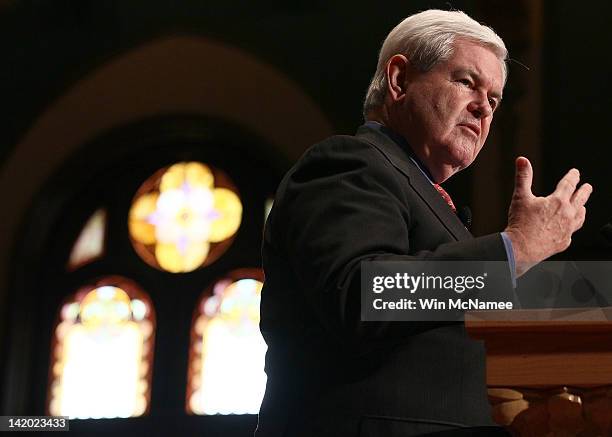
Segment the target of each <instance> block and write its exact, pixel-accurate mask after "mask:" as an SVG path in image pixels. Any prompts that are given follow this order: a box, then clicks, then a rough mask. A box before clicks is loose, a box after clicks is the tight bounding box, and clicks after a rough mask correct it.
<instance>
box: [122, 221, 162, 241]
mask: <svg viewBox="0 0 612 437" xmlns="http://www.w3.org/2000/svg"><path fill="white" fill-rule="evenodd" d="M128 228H129V232H130V235H131V236H132V238H133V239H134V240H136V241H138V242H140V243H142V244H154V243H155V241H157V240H156V238H155V226H154V225H152V224H150V223H146V222H144V221H140V220H130V221H129V222H128Z"/></svg>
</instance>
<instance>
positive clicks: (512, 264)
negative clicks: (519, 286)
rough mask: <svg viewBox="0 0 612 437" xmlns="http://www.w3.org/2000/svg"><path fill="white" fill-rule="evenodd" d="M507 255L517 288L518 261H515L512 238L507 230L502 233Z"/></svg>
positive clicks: (513, 281) (513, 282)
mask: <svg viewBox="0 0 612 437" xmlns="http://www.w3.org/2000/svg"><path fill="white" fill-rule="evenodd" d="M501 237H502V240H503V241H504V247H505V248H506V255H507V256H508V265H509V266H510V276H511V277H512V286H513V287H514V288H516V262H515V261H514V249H513V248H512V240H510V237H508V234H506V233H505V232H502V233H501Z"/></svg>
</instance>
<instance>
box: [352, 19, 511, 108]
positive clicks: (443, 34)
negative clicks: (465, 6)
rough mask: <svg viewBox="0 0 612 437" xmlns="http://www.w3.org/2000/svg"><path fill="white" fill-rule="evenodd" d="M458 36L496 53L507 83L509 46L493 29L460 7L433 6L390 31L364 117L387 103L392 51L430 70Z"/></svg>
mask: <svg viewBox="0 0 612 437" xmlns="http://www.w3.org/2000/svg"><path fill="white" fill-rule="evenodd" d="M455 38H465V39H468V40H471V41H475V42H476V43H478V44H481V45H483V46H484V47H487V48H489V49H490V50H491V51H492V52H493V53H495V55H496V56H497V57H498V58H499V60H500V62H501V65H502V74H503V83H504V84H505V83H506V78H507V76H508V70H507V66H506V59H507V56H508V50H507V49H506V46H505V44H504V41H503V40H502V39H501V38H500V37H499V35H497V34H496V33H495V32H494V31H493V29H491V28H490V27H488V26H485V25H483V24H480V23H478V22H477V21H476V20H474V19H472V18H470V17H469V16H468V15H467V14H465V13H463V12H461V11H441V10H438V9H430V10H428V11H424V12H419V13H418V14H414V15H411V16H409V17H408V18H406V19H404V20H403V21H402V22H401V23H400V24H398V25H397V26H395V27H394V28H393V30H392V31H391V32H389V35H388V36H387V38H386V39H385V42H383V45H382V47H381V49H380V53H379V55H378V65H377V67H376V73H374V77H373V78H372V82H370V86H369V87H368V92H367V93H366V97H365V101H364V103H363V115H364V117H367V114H368V112H369V111H370V110H372V109H374V108H378V107H380V106H382V104H383V103H384V100H385V95H386V93H387V78H386V69H387V62H388V61H389V59H390V58H391V57H392V56H393V55H395V54H403V55H405V56H407V57H408V59H409V61H410V64H411V65H412V66H414V67H415V68H417V69H419V70H420V71H422V72H425V71H429V70H430V69H431V68H432V67H433V66H434V65H436V64H437V63H438V62H440V61H445V60H447V59H449V58H450V57H451V55H452V54H453V49H454V46H453V43H454V41H455Z"/></svg>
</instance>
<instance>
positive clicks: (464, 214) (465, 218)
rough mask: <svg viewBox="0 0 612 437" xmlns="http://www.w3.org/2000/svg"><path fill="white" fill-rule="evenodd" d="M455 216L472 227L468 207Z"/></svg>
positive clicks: (465, 224) (463, 207)
mask: <svg viewBox="0 0 612 437" xmlns="http://www.w3.org/2000/svg"><path fill="white" fill-rule="evenodd" d="M457 216H458V217H459V220H461V223H463V226H465V227H466V228H468V229H470V228H471V227H472V210H471V209H470V207H469V206H461V207H459V209H457ZM610 232H612V225H610ZM611 236H612V234H611Z"/></svg>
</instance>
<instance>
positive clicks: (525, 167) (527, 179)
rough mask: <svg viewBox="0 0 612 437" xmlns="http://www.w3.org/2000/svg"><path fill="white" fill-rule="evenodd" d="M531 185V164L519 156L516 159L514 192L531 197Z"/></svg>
mask: <svg viewBox="0 0 612 437" xmlns="http://www.w3.org/2000/svg"><path fill="white" fill-rule="evenodd" d="M532 183H533V169H532V168H531V163H530V162H529V160H528V159H527V158H525V157H524V156H519V157H518V158H516V173H515V180H514V192H515V193H516V194H520V195H531V184H532Z"/></svg>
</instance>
